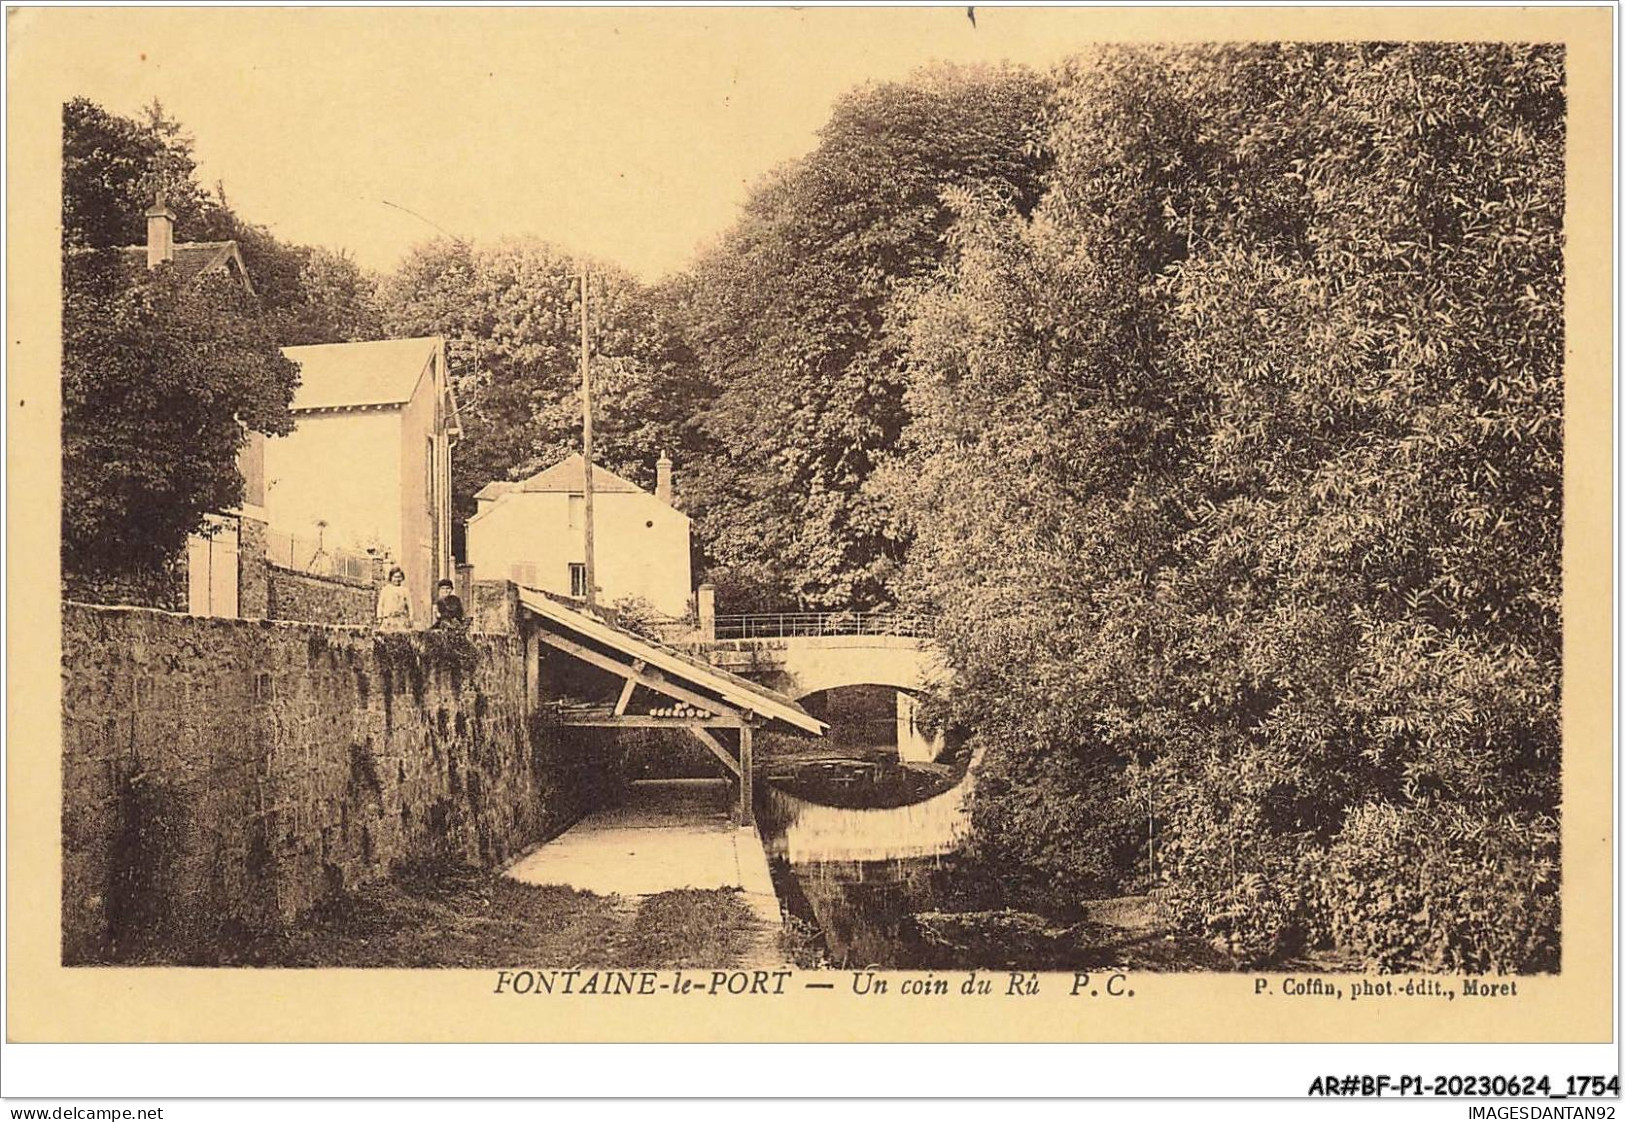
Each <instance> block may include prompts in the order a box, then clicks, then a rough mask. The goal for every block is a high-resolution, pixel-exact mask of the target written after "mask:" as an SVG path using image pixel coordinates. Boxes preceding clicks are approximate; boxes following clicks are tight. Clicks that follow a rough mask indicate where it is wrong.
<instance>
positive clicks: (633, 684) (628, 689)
mask: <svg viewBox="0 0 1625 1122" xmlns="http://www.w3.org/2000/svg"><path fill="white" fill-rule="evenodd" d="M637 688H638V680H637V679H636V678H628V679H627V680H626V684H625V685H624V686H622V687H621V696H620V700H618V701H616V702H615V715H616V716H617V717H623V716H625V715H626V703H627V702H629V701H631V700H632V691H633V690H635V689H637Z"/></svg>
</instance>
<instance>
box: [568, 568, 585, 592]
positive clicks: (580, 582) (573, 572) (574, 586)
mask: <svg viewBox="0 0 1625 1122" xmlns="http://www.w3.org/2000/svg"><path fill="white" fill-rule="evenodd" d="M570 595H571V596H574V597H575V598H576V599H577V600H585V599H586V598H587V566H586V565H583V564H582V563H581V562H579V561H572V562H570Z"/></svg>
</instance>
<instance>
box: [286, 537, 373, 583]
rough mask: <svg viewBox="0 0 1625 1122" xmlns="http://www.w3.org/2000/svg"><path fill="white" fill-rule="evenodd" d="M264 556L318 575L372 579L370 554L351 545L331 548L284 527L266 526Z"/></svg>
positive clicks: (302, 571)
mask: <svg viewBox="0 0 1625 1122" xmlns="http://www.w3.org/2000/svg"><path fill="white" fill-rule="evenodd" d="M265 559H266V560H267V561H269V562H271V564H273V565H281V566H282V567H283V568H284V569H293V570H296V571H298V572H301V573H309V574H311V575H312V576H318V577H343V578H345V579H347V580H356V581H362V582H365V583H371V581H372V558H371V557H370V556H368V555H367V554H365V553H358V552H356V551H355V550H350V549H330V548H327V547H326V546H324V545H323V544H322V543H321V541H319V540H318V539H316V538H305V537H300V536H299V535H298V534H292V533H288V532H287V531H285V530H267V531H266V534H265Z"/></svg>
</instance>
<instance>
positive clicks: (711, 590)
mask: <svg viewBox="0 0 1625 1122" xmlns="http://www.w3.org/2000/svg"><path fill="white" fill-rule="evenodd" d="M697 602H698V605H699V615H700V637H701V638H702V639H704V640H705V641H706V642H708V643H711V642H715V641H716V637H717V586H716V585H714V584H702V585H700V591H699V596H698V598H697Z"/></svg>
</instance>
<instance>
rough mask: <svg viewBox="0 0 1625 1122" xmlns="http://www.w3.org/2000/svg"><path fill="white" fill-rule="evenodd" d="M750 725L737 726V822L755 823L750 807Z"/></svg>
mask: <svg viewBox="0 0 1625 1122" xmlns="http://www.w3.org/2000/svg"><path fill="white" fill-rule="evenodd" d="M750 737H751V728H750V725H749V724H748V723H747V724H743V725H740V726H739V824H740V825H741V826H754V825H756V812H755V810H753V809H752V807H751V789H750Z"/></svg>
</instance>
